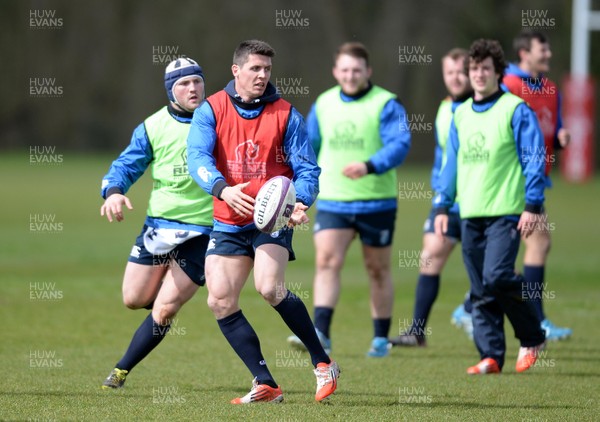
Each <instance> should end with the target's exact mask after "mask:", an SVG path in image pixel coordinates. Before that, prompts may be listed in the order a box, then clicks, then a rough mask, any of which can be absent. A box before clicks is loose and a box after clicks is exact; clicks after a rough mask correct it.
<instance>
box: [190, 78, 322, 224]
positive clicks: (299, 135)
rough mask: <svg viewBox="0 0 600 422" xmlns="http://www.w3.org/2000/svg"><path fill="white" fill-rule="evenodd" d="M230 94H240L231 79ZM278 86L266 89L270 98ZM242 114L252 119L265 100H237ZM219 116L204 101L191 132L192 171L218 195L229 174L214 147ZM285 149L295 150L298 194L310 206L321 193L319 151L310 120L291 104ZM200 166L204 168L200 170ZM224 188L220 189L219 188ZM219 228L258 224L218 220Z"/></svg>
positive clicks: (292, 160) (292, 157)
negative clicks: (252, 103)
mask: <svg viewBox="0 0 600 422" xmlns="http://www.w3.org/2000/svg"><path fill="white" fill-rule="evenodd" d="M225 90H226V92H227V93H228V94H229V95H236V94H235V91H234V90H233V84H232V83H230V84H229V85H228V86H227V88H226V89H225ZM274 90H275V88H274V87H273V86H272V85H271V84H270V83H269V86H268V88H267V90H266V92H265V96H264V97H261V98H266V100H267V101H266V102H268V101H270V100H273V99H275V98H278V95H277V94H275V93H274V92H273V91H274ZM233 105H234V106H235V109H236V111H237V112H238V113H239V115H240V116H242V117H243V118H246V119H252V118H255V117H256V116H258V115H259V114H260V113H262V111H263V110H264V107H265V106H264V104H263V105H261V106H259V107H256V108H250V109H248V108H242V107H240V106H239V105H238V104H236V103H235V102H234V103H233ZM216 125H217V123H216V119H215V115H214V112H213V110H212V108H211V107H210V104H209V103H208V102H205V103H204V104H202V105H201V106H200V107H199V108H197V109H196V111H195V112H194V117H193V119H192V127H191V129H190V134H189V136H188V167H189V171H190V174H191V175H192V177H193V178H194V180H195V181H196V183H198V184H199V185H200V187H201V188H202V189H204V190H205V191H206V192H208V193H209V194H211V195H215V196H216V195H217V194H218V193H219V192H216V191H215V186H222V185H223V184H224V183H225V177H224V176H223V174H222V173H221V172H220V171H219V170H218V169H217V166H216V161H215V157H214V155H213V151H214V149H215V143H216V142H217V132H216ZM283 151H284V152H292V153H290V154H287V158H288V161H286V162H287V163H288V165H289V166H290V168H291V169H292V171H293V172H294V177H293V180H292V181H293V182H294V186H295V188H296V198H297V201H298V202H302V203H303V204H304V205H306V206H309V207H310V206H311V205H312V204H313V203H314V201H315V199H316V197H317V195H318V193H319V179H318V178H319V174H320V168H319V166H318V165H317V160H316V156H315V153H314V151H313V149H312V147H311V145H310V143H309V142H308V138H307V134H306V124H305V122H304V118H303V117H302V115H301V114H300V113H299V112H298V111H297V110H296V109H295V108H293V107H292V108H291V110H290V115H289V119H288V123H287V129H286V131H285V136H284V139H283ZM199 170H200V171H199ZM219 191H220V189H219ZM214 223H215V225H214V227H215V229H216V230H221V231H228V232H235V231H242V230H248V229H253V228H254V227H255V226H254V224H249V225H247V226H244V227H238V226H233V225H230V224H225V223H222V222H219V221H217V220H215V222H214Z"/></svg>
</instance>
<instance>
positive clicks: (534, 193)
mask: <svg viewBox="0 0 600 422" xmlns="http://www.w3.org/2000/svg"><path fill="white" fill-rule="evenodd" d="M499 98H500V96H499V95H495V94H494V95H492V96H490V97H489V98H488V99H487V100H483V101H479V102H477V103H475V102H473V110H474V111H475V112H478V113H483V112H485V111H487V110H489V109H490V108H491V107H493V106H494V104H496V102H497V101H498V99H499ZM511 128H512V131H513V136H514V139H515V147H516V150H517V151H518V153H517V156H518V159H519V163H520V165H521V168H522V169H523V175H524V176H525V210H527V211H532V212H538V213H539V212H540V211H541V208H542V205H543V204H544V187H545V181H544V165H545V164H544V159H543V156H542V154H541V151H542V150H543V148H542V146H543V142H544V141H543V138H542V132H541V129H540V127H539V124H538V121H537V117H536V115H535V113H534V112H533V110H531V108H529V106H528V105H527V104H526V103H521V104H519V105H518V106H517V107H516V108H515V111H514V114H513V117H512V120H511ZM459 147H460V140H459V139H458V132H457V130H456V126H455V124H454V119H452V124H451V125H450V135H449V138H448V145H447V146H446V163H445V165H444V166H443V168H442V170H441V172H440V186H439V190H438V192H437V194H436V196H435V198H434V206H435V207H436V208H437V209H438V211H439V212H447V210H448V209H449V208H450V207H451V206H452V204H453V203H454V199H455V198H456V175H457V154H458V148H459Z"/></svg>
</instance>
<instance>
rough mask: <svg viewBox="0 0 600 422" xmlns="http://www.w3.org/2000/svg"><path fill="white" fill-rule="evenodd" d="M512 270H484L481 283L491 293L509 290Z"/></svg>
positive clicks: (512, 279) (511, 282)
mask: <svg viewBox="0 0 600 422" xmlns="http://www.w3.org/2000/svg"><path fill="white" fill-rule="evenodd" d="M514 277H515V275H514V272H511V271H508V270H507V271H500V270H495V271H484V273H483V284H484V285H485V286H486V287H487V289H488V290H489V291H490V292H492V293H498V292H505V291H507V290H510V288H511V287H512V285H513V283H514V282H515V281H514Z"/></svg>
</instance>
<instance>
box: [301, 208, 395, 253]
mask: <svg viewBox="0 0 600 422" xmlns="http://www.w3.org/2000/svg"><path fill="white" fill-rule="evenodd" d="M395 227H396V209H392V210H387V211H380V212H372V213H367V214H346V213H337V212H329V211H320V210H318V211H317V215H316V217H315V226H314V229H313V231H314V232H315V233H318V232H319V231H321V230H326V229H354V230H355V231H356V232H357V233H358V235H359V236H360V241H361V242H362V243H363V244H364V245H367V246H372V247H375V248H383V247H386V246H390V245H391V244H392V239H393V238H394V229H395Z"/></svg>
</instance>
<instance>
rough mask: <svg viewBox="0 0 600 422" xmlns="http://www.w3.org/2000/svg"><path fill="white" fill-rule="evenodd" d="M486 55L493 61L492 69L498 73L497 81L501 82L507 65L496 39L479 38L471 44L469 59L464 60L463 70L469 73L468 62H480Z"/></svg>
mask: <svg viewBox="0 0 600 422" xmlns="http://www.w3.org/2000/svg"><path fill="white" fill-rule="evenodd" d="M488 57H491V58H492V61H493V62H494V71H495V72H496V73H497V74H499V75H500V77H499V78H498V83H501V82H502V78H503V77H504V71H505V70H506V68H507V67H508V65H507V64H506V59H505V58H504V51H503V50H502V46H501V45H500V43H499V42H498V41H496V40H486V39H484V38H480V39H478V40H476V41H474V42H473V44H471V48H469V60H467V61H465V71H466V72H467V75H468V74H469V63H471V62H475V63H481V62H482V61H484V60H485V59H487V58H488Z"/></svg>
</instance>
